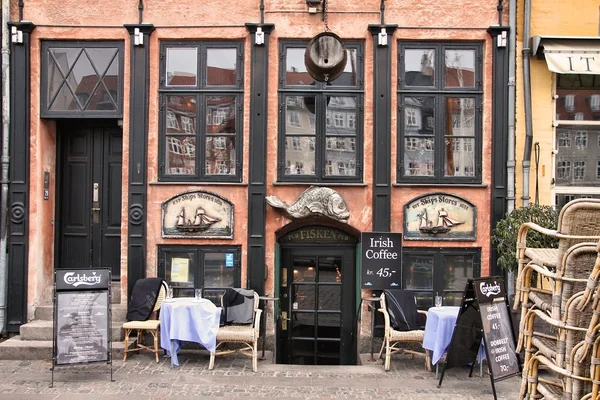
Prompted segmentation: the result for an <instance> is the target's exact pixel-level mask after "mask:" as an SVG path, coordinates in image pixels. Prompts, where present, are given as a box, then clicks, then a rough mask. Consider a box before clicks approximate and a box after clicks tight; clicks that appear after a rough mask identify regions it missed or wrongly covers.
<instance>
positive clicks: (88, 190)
mask: <svg viewBox="0 0 600 400" xmlns="http://www.w3.org/2000/svg"><path fill="white" fill-rule="evenodd" d="M59 141H60V150H59V160H60V161H59V167H60V168H59V172H58V176H57V183H58V187H59V189H58V194H59V196H58V199H57V201H58V203H57V214H58V218H57V219H58V228H59V231H58V245H57V250H58V257H57V264H56V266H57V268H90V267H92V268H95V267H110V268H111V271H112V278H113V280H117V279H119V278H120V275H121V267H120V263H121V185H122V179H121V170H122V158H123V136H122V133H121V129H120V128H119V127H117V126H114V127H107V126H102V125H96V126H94V125H86V126H81V125H76V124H64V125H61V126H60V127H59Z"/></svg>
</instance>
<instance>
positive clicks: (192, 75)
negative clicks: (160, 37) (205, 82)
mask: <svg viewBox="0 0 600 400" xmlns="http://www.w3.org/2000/svg"><path fill="white" fill-rule="evenodd" d="M166 65H167V68H166V69H167V70H166V76H165V78H166V79H165V82H167V86H196V84H197V82H198V80H197V75H198V49H197V48H195V47H181V48H177V47H169V48H167V64H166Z"/></svg>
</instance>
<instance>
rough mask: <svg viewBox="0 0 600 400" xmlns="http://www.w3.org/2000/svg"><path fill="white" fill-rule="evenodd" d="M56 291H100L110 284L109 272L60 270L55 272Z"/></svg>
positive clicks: (105, 270) (104, 269) (107, 270)
mask: <svg viewBox="0 0 600 400" xmlns="http://www.w3.org/2000/svg"><path fill="white" fill-rule="evenodd" d="M55 275H56V277H55V279H56V281H55V282H56V290H102V289H108V285H109V284H110V270H109V269H108V268H98V269H60V270H56V272H55Z"/></svg>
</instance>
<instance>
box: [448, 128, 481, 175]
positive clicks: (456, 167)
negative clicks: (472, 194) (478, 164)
mask: <svg viewBox="0 0 600 400" xmlns="http://www.w3.org/2000/svg"><path fill="white" fill-rule="evenodd" d="M445 159H446V168H445V171H446V173H445V175H446V176H475V139H473V138H453V137H451V136H450V137H446V152H445Z"/></svg>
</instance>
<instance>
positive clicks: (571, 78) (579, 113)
mask: <svg viewBox="0 0 600 400" xmlns="http://www.w3.org/2000/svg"><path fill="white" fill-rule="evenodd" d="M557 77H558V82H557V85H556V94H557V95H558V99H557V100H556V119H559V120H571V121H600V75H580V74H557Z"/></svg>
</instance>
